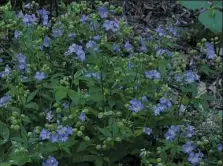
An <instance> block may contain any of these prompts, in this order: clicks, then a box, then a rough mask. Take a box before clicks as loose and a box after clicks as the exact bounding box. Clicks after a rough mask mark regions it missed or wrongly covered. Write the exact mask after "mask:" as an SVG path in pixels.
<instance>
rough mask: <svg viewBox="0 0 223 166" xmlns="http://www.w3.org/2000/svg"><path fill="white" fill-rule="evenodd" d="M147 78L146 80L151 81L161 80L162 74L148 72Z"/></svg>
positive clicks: (153, 71) (155, 71)
mask: <svg viewBox="0 0 223 166" xmlns="http://www.w3.org/2000/svg"><path fill="white" fill-rule="evenodd" d="M145 76H146V78H149V79H157V80H159V79H160V78H161V75H160V72H159V71H157V70H150V71H146V72H145Z"/></svg>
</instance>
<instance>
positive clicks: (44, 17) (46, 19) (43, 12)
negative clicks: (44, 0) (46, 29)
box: [37, 9, 50, 26]
mask: <svg viewBox="0 0 223 166" xmlns="http://www.w3.org/2000/svg"><path fill="white" fill-rule="evenodd" d="M37 13H38V14H40V15H41V16H42V20H43V25H44V26H49V25H50V24H49V16H48V14H49V12H48V11H46V10H45V9H41V10H37Z"/></svg>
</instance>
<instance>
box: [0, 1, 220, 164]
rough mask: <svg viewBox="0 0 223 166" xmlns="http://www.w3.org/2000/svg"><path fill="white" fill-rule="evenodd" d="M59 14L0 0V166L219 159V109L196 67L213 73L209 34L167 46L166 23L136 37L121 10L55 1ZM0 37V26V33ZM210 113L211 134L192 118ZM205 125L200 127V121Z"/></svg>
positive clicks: (173, 35)
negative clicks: (188, 45)
mask: <svg viewBox="0 0 223 166" xmlns="http://www.w3.org/2000/svg"><path fill="white" fill-rule="evenodd" d="M61 7H62V8H63V9H64V10H65V11H66V12H65V14H64V15H61V16H59V17H58V18H52V20H49V16H48V14H49V12H48V11H46V10H45V9H39V8H38V9H37V8H36V6H35V4H34V3H32V4H27V5H25V11H24V12H18V13H16V12H15V11H12V10H11V8H10V5H9V4H7V5H5V6H3V7H1V9H0V10H1V11H2V15H3V16H2V18H3V19H2V20H1V21H0V29H1V30H5V29H6V28H7V29H8V30H9V32H11V35H10V33H9V36H8V37H9V38H10V40H11V41H10V43H9V45H8V46H7V47H5V46H3V45H1V53H0V166H10V165H27V166H28V165H35V166H39V165H43V166H57V165H61V166H66V165H67V166H71V165H75V166H76V165H77V166H91V165H95V166H118V165H119V166H120V165H122V164H123V163H121V161H122V159H123V158H125V157H126V156H128V155H133V156H136V157H137V158H138V159H139V162H140V163H138V164H139V165H141V166H152V165H157V166H175V165H176V166H187V165H208V166H212V165H213V166H216V165H218V164H219V165H221V162H222V161H221V156H222V144H221V141H222V138H221V134H222V133H221V116H220V115H219V113H218V112H217V111H216V110H213V108H212V107H210V105H209V103H210V102H211V101H215V100H216V98H215V96H213V95H211V94H209V93H208V92H206V93H202V94H201V93H200V92H199V89H198V87H199V82H200V78H199V75H200V74H205V75H206V76H207V77H209V76H214V77H215V76H218V75H219V73H220V72H221V70H222V69H221V63H220V62H221V58H220V56H219V55H218V52H217V51H216V47H215V46H216V45H215V44H219V43H217V42H218V39H217V38H215V39H213V41H212V42H211V41H210V42H209V41H207V40H206V39H203V40H202V41H201V42H200V43H198V46H197V50H192V51H191V55H189V56H191V57H199V59H196V60H195V63H196V65H197V69H198V70H194V69H193V68H190V65H188V64H186V60H185V57H184V56H183V55H182V54H181V53H180V52H176V51H175V44H176V40H179V38H180V37H181V34H180V33H178V31H177V29H176V27H175V26H174V24H170V25H167V26H165V27H161V26H160V27H157V29H154V30H152V29H145V31H144V33H143V34H141V36H138V35H135V34H134V30H133V28H132V27H131V26H129V25H128V22H127V21H126V20H125V19H124V17H122V8H121V7H116V6H112V5H109V3H100V2H97V9H95V10H93V9H91V8H88V6H87V5H86V4H85V3H84V2H82V3H79V4H77V3H72V4H70V5H69V6H65V5H63V4H61ZM3 35H4V34H3ZM208 113H210V114H211V116H213V119H212V123H214V124H215V125H212V126H211V125H210V127H211V128H212V129H211V131H210V132H207V130H202V128H201V127H200V122H204V120H206V119H205V118H206V116H205V115H206V114H208ZM204 126H205V125H204Z"/></svg>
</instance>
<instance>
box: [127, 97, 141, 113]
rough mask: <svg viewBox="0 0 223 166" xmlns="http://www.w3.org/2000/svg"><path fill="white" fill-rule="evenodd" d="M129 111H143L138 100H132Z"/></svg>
mask: <svg viewBox="0 0 223 166" xmlns="http://www.w3.org/2000/svg"><path fill="white" fill-rule="evenodd" d="M129 109H130V110H131V111H133V112H139V111H141V110H143V109H144V105H143V104H142V102H141V101H140V100H137V99H132V100H131V101H130V106H129Z"/></svg>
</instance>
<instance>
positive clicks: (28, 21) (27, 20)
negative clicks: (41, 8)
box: [22, 14, 37, 26]
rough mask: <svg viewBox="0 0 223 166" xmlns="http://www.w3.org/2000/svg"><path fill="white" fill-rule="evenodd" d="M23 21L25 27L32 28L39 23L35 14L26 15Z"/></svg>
mask: <svg viewBox="0 0 223 166" xmlns="http://www.w3.org/2000/svg"><path fill="white" fill-rule="evenodd" d="M22 20H23V23H24V24H25V25H27V26H32V25H33V24H34V23H35V22H36V21H37V18H36V16H35V15H34V14H32V15H29V14H25V15H24V16H23V18H22Z"/></svg>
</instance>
